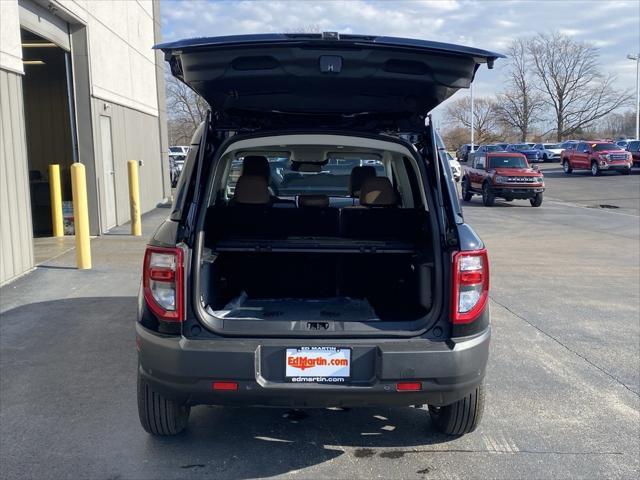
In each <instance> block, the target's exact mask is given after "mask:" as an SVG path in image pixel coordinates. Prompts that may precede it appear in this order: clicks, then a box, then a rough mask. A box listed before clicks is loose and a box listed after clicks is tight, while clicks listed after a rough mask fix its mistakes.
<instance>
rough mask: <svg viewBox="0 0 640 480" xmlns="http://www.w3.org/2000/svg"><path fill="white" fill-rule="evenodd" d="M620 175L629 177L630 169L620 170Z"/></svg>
mask: <svg viewBox="0 0 640 480" xmlns="http://www.w3.org/2000/svg"><path fill="white" fill-rule="evenodd" d="M620 173H621V174H622V175H631V168H625V169H624V170H621V171H620Z"/></svg>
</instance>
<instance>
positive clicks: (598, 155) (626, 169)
mask: <svg viewBox="0 0 640 480" xmlns="http://www.w3.org/2000/svg"><path fill="white" fill-rule="evenodd" d="M561 161H562V169H563V170H564V173H566V174H567V175H568V174H570V173H571V172H573V171H574V170H591V175H593V176H594V177H595V176H597V175H600V174H601V173H602V172H603V171H608V170H614V171H617V172H620V173H621V174H623V175H629V174H630V173H631V167H632V166H633V157H632V155H631V153H629V152H625V151H624V150H623V149H622V148H621V147H619V146H617V145H616V144H614V143H610V142H580V143H579V144H578V146H577V147H576V148H575V149H573V150H563V151H562V156H561Z"/></svg>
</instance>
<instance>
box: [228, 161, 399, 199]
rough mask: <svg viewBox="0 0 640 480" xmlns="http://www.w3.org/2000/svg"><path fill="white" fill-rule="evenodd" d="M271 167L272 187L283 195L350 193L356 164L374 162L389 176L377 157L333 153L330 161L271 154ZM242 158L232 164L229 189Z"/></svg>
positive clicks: (372, 164)
mask: <svg viewBox="0 0 640 480" xmlns="http://www.w3.org/2000/svg"><path fill="white" fill-rule="evenodd" d="M268 160H269V167H270V170H271V179H270V182H269V187H270V188H271V190H272V191H273V194H274V195H277V196H279V197H294V196H296V195H308V194H315V195H328V196H330V197H348V196H349V182H350V177H351V170H353V168H354V167H359V166H364V165H370V166H372V167H373V168H374V169H375V170H376V176H378V177H383V176H388V175H387V172H386V170H385V167H384V164H383V163H382V162H381V161H380V160H379V159H378V158H373V157H364V158H340V157H338V156H334V157H330V158H329V159H328V160H327V161H326V163H324V164H320V163H303V164H301V163H297V162H292V161H291V160H290V159H289V158H278V157H268ZM242 161H243V159H242V158H239V159H236V160H234V161H233V162H232V164H231V172H230V174H229V179H228V181H227V192H228V194H232V193H233V191H234V189H235V184H236V182H237V181H238V178H239V177H240V175H241V174H242Z"/></svg>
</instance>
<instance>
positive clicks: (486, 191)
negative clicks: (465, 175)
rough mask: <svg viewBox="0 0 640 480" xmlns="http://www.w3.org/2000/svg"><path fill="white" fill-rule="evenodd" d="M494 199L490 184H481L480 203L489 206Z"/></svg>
mask: <svg viewBox="0 0 640 480" xmlns="http://www.w3.org/2000/svg"><path fill="white" fill-rule="evenodd" d="M495 201H496V197H495V195H494V194H493V192H492V191H491V185H489V184H488V183H485V184H484V185H482V203H483V204H484V206H485V207H491V206H492V205H493V204H494V203H495Z"/></svg>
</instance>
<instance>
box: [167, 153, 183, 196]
mask: <svg viewBox="0 0 640 480" xmlns="http://www.w3.org/2000/svg"><path fill="white" fill-rule="evenodd" d="M185 159H186V155H180V154H173V155H169V176H170V178H171V188H175V187H176V185H177V184H178V179H179V178H180V172H182V168H183V167H184V162H185Z"/></svg>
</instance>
